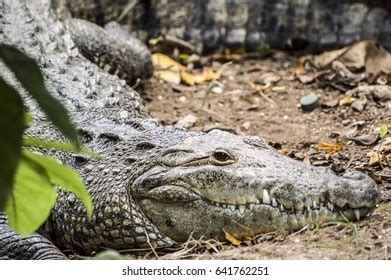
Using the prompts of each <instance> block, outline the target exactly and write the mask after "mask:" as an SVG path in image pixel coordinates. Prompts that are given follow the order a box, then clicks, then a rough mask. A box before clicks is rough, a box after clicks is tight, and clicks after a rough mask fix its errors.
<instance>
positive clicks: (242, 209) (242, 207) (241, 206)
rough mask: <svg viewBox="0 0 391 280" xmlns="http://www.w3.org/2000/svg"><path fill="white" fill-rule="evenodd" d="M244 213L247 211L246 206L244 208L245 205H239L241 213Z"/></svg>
mask: <svg viewBox="0 0 391 280" xmlns="http://www.w3.org/2000/svg"><path fill="white" fill-rule="evenodd" d="M244 211H246V206H244V205H243V204H241V205H239V213H240V214H244Z"/></svg>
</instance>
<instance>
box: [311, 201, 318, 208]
mask: <svg viewBox="0 0 391 280" xmlns="http://www.w3.org/2000/svg"><path fill="white" fill-rule="evenodd" d="M312 208H318V204H317V203H316V201H315V200H314V201H313V202H312Z"/></svg>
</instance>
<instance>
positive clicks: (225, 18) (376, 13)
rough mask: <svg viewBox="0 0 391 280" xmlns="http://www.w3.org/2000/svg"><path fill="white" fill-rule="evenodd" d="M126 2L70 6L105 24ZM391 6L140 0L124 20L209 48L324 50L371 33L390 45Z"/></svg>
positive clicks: (332, 1)
mask: <svg viewBox="0 0 391 280" xmlns="http://www.w3.org/2000/svg"><path fill="white" fill-rule="evenodd" d="M82 2H87V3H88V4H85V5H81V3H82ZM127 3H128V1H127V0H122V1H121V0H119V1H118V0H111V1H109V0H89V1H83V0H72V1H69V2H68V4H69V5H68V7H69V10H70V11H71V12H72V14H74V15H75V16H76V17H83V18H87V19H89V20H92V21H95V22H97V23H98V24H101V25H103V24H105V23H106V22H109V21H112V20H115V19H117V18H118V16H119V15H120V14H121V12H122V11H123V10H124V9H125V6H126V5H127ZM390 11H391V4H390V2H389V1H387V0H361V1H360V0H358V1H357V0H329V1H321V0H278V1H266V0H259V1H255V0H203V1H198V0H190V1H185V2H184V1H181V0H173V1H171V0H161V1H152V0H148V1H137V4H136V5H135V7H134V8H133V10H132V12H131V13H129V15H128V16H127V17H126V18H125V19H124V23H125V24H127V25H128V27H129V28H130V29H131V30H132V31H134V32H136V33H137V34H138V37H139V38H142V39H143V40H144V41H148V40H149V39H151V38H156V37H159V36H161V35H163V36H165V35H172V36H175V37H177V38H181V39H184V40H185V41H186V42H190V43H192V44H193V46H194V48H195V50H197V51H198V52H204V53H210V52H215V51H217V50H219V49H222V48H228V49H233V50H236V49H239V50H240V49H243V48H244V49H246V50H247V51H250V52H254V51H257V50H262V49H264V48H265V47H271V48H277V49H281V48H301V47H303V44H304V45H309V46H310V47H311V48H312V49H314V50H319V49H324V48H335V47H339V46H344V45H346V44H350V43H352V42H354V41H357V40H369V39H371V40H376V41H378V42H379V43H380V44H382V45H383V46H384V47H387V48H391V14H390Z"/></svg>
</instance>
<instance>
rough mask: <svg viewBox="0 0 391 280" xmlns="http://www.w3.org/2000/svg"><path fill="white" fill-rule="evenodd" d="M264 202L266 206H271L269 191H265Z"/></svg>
mask: <svg viewBox="0 0 391 280" xmlns="http://www.w3.org/2000/svg"><path fill="white" fill-rule="evenodd" d="M262 201H263V203H264V204H270V203H271V201H270V196H269V193H268V192H267V190H263V196H262Z"/></svg>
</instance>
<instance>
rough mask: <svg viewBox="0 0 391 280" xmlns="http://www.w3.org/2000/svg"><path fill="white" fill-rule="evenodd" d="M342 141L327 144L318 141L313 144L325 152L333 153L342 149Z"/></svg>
mask: <svg viewBox="0 0 391 280" xmlns="http://www.w3.org/2000/svg"><path fill="white" fill-rule="evenodd" d="M342 147H343V146H342V143H341V142H339V141H337V143H335V144H329V143H319V144H317V145H315V148H317V149H318V150H322V151H326V152H327V153H330V154H331V153H335V152H338V151H340V150H342Z"/></svg>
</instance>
